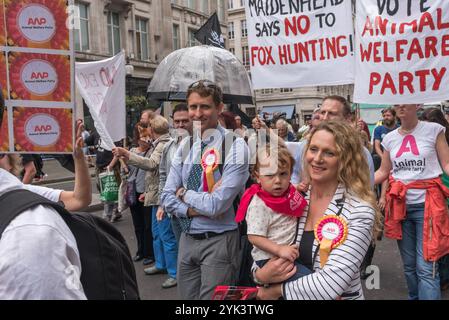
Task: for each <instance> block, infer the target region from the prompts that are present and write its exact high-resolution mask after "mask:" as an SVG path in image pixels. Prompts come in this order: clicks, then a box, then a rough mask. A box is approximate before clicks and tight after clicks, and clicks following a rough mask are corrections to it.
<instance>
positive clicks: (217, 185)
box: [211, 179, 222, 192]
mask: <svg viewBox="0 0 449 320" xmlns="http://www.w3.org/2000/svg"><path fill="white" fill-rule="evenodd" d="M221 182H222V180H221V179H220V180H218V182H217V183H216V184H214V186H213V187H212V191H211V192H214V191H215V190H217V189H218V188H220V186H221Z"/></svg>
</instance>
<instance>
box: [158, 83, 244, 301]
mask: <svg viewBox="0 0 449 320" xmlns="http://www.w3.org/2000/svg"><path fill="white" fill-rule="evenodd" d="M187 106H188V112H189V118H190V120H191V121H193V146H192V147H191V148H190V139H184V140H183V141H182V142H181V145H180V146H179V148H178V150H177V152H176V154H175V156H174V159H173V161H172V167H171V169H170V173H169V175H168V178H167V183H166V185H165V188H164V190H163V191H162V195H161V201H162V204H163V206H164V208H165V209H166V211H167V212H171V213H173V214H174V215H175V216H176V217H177V218H178V219H179V220H180V223H181V225H182V228H183V232H182V234H181V239H180V241H179V254H178V292H179V295H180V298H181V299H190V300H198V299H201V300H208V299H211V297H212V294H213V292H214V289H215V287H216V286H217V285H235V284H236V281H237V274H238V272H237V271H238V261H237V260H238V250H239V240H240V236H239V231H238V226H237V224H236V222H235V221H234V218H235V209H234V206H233V202H234V199H235V198H236V197H237V195H238V194H239V193H240V192H241V191H242V190H243V188H244V186H245V182H246V181H247V179H248V176H249V168H248V159H249V158H248V157H249V150H248V147H247V145H246V143H245V141H244V140H243V139H242V138H240V137H236V136H233V134H232V133H231V132H229V131H227V130H226V129H224V128H223V127H222V126H220V125H219V121H218V119H219V114H220V113H221V112H222V111H223V107H224V104H223V94H222V90H221V88H220V87H219V86H218V85H216V84H215V83H213V82H211V81H208V80H200V81H197V82H194V83H193V84H191V85H190V86H189V88H188V91H187ZM198 129H199V130H198ZM223 147H224V148H223ZM226 149H227V150H228V152H226ZM223 150H224V152H223ZM223 153H224V154H223ZM222 159H224V161H223V160H222ZM222 162H223V165H222V167H221V166H220V165H219V164H218V163H222ZM202 163H203V164H202ZM220 168H221V169H220ZM221 170H222V171H221ZM205 176H206V178H204V177H205ZM206 190H207V191H206Z"/></svg>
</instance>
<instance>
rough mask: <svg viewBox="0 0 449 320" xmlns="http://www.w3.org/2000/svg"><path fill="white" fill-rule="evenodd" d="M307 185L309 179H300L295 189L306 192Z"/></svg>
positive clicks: (307, 189)
mask: <svg viewBox="0 0 449 320" xmlns="http://www.w3.org/2000/svg"><path fill="white" fill-rule="evenodd" d="M309 186H310V183H309V181H301V182H300V183H299V184H298V185H297V186H296V190H298V191H299V192H304V193H306V192H307V191H309Z"/></svg>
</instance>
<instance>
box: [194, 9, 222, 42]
mask: <svg viewBox="0 0 449 320" xmlns="http://www.w3.org/2000/svg"><path fill="white" fill-rule="evenodd" d="M194 36H195V39H196V40H198V41H199V42H201V43H202V44H206V45H211V46H214V47H219V48H222V49H224V40H223V36H222V35H221V28H220V21H219V20H218V16H217V13H216V12H215V13H214V14H213V15H211V16H210V18H209V19H208V20H207V21H206V23H205V24H204V25H203V26H202V27H201V28H199V29H198V31H196V32H195V33H194Z"/></svg>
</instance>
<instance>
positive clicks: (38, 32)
mask: <svg viewBox="0 0 449 320" xmlns="http://www.w3.org/2000/svg"><path fill="white" fill-rule="evenodd" d="M16 21H17V22H16V23H17V27H18V29H19V30H20V32H21V33H22V35H23V36H24V37H25V38H26V39H27V40H28V41H33V42H47V41H50V40H51V38H53V36H54V35H55V33H56V20H55V17H54V16H53V13H52V12H51V11H50V9H48V8H47V7H46V6H44V5H41V4H37V3H32V4H29V5H27V6H24V7H23V8H22V9H21V10H20V11H19V13H18V15H17V19H16Z"/></svg>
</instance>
